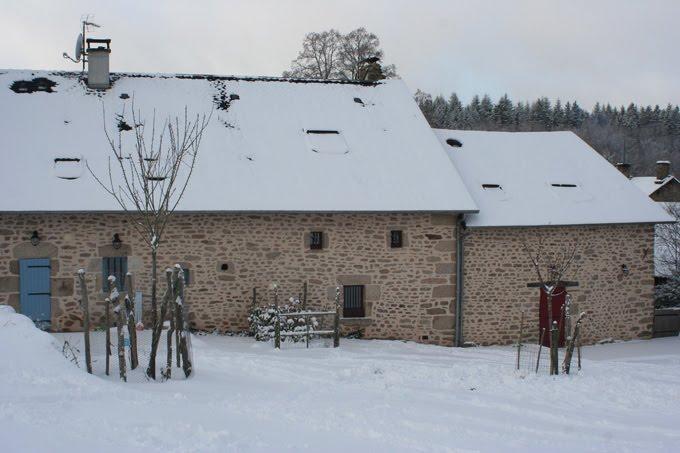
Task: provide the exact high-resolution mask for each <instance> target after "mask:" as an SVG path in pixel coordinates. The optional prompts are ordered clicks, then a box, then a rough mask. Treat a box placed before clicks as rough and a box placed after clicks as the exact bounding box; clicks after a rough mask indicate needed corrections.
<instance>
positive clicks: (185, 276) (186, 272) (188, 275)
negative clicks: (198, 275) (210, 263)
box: [182, 268, 191, 286]
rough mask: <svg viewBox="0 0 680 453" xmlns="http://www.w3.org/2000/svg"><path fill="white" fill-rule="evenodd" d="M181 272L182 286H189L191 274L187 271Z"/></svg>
mask: <svg viewBox="0 0 680 453" xmlns="http://www.w3.org/2000/svg"><path fill="white" fill-rule="evenodd" d="M182 272H183V273H184V284H185V285H186V286H189V284H191V272H189V269H185V268H183V269H182Z"/></svg>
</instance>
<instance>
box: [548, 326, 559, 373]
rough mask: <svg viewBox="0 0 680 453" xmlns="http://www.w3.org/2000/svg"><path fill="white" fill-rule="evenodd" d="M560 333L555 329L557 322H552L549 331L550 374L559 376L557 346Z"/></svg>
mask: <svg viewBox="0 0 680 453" xmlns="http://www.w3.org/2000/svg"><path fill="white" fill-rule="evenodd" d="M559 336H560V331H559V329H558V328H557V321H553V323H552V327H551V329H550V374H551V375H554V374H559V373H560V366H559V364H558V362H559V358H558V353H557V344H558V343H559Z"/></svg>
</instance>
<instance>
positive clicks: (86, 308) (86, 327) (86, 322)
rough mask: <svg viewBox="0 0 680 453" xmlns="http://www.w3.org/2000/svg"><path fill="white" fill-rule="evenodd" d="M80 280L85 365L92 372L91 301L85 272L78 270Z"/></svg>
mask: <svg viewBox="0 0 680 453" xmlns="http://www.w3.org/2000/svg"><path fill="white" fill-rule="evenodd" d="M78 282H79V283H80V294H81V296H82V302H81V306H82V308H83V335H84V336H85V365H86V367H87V372H88V373H90V374H92V353H91V351H90V303H89V300H88V297H87V285H86V283H85V272H81V271H78Z"/></svg>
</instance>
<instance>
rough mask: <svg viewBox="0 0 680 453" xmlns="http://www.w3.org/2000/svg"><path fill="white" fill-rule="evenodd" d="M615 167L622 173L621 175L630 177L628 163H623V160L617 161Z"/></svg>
mask: <svg viewBox="0 0 680 453" xmlns="http://www.w3.org/2000/svg"><path fill="white" fill-rule="evenodd" d="M616 168H617V169H618V170H619V171H620V172H621V173H623V176H625V177H626V178H630V164H624V163H623V162H617V163H616Z"/></svg>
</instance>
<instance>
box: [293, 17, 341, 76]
mask: <svg viewBox="0 0 680 453" xmlns="http://www.w3.org/2000/svg"><path fill="white" fill-rule="evenodd" d="M341 40H342V35H341V34H340V32H339V31H337V30H333V29H330V30H328V31H322V32H312V33H307V34H306V35H305V38H304V40H303V41H302V50H301V51H300V53H299V54H298V56H297V58H296V59H295V60H293V61H292V62H291V67H290V70H289V71H285V72H284V73H283V76H284V77H300V78H305V79H332V78H337V76H338V72H337V71H338V65H339V60H338V52H339V50H340V41H341Z"/></svg>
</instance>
